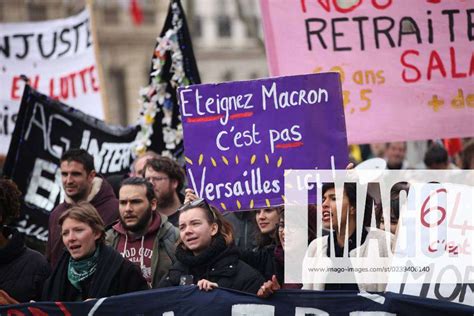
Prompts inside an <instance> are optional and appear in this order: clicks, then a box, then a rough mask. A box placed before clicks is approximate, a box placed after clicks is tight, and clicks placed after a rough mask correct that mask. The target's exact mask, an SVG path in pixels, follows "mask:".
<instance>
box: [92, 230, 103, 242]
mask: <svg viewBox="0 0 474 316" xmlns="http://www.w3.org/2000/svg"><path fill="white" fill-rule="evenodd" d="M101 236H102V234H101V233H100V232H96V231H94V240H95V241H97V240H99V238H100V237H101Z"/></svg>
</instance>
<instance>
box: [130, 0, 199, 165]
mask: <svg viewBox="0 0 474 316" xmlns="http://www.w3.org/2000/svg"><path fill="white" fill-rule="evenodd" d="M151 63H152V67H151V71H150V81H149V85H148V86H147V87H144V88H142V89H140V93H139V94H140V98H139V102H140V106H141V112H140V117H139V122H138V124H139V125H140V127H141V130H140V132H139V133H138V135H137V139H136V141H135V154H136V155H140V154H141V153H144V152H145V151H146V150H147V149H148V150H153V151H155V152H157V153H159V154H161V155H164V156H170V157H174V158H175V159H178V160H179V161H184V156H183V128H182V124H181V118H180V114H179V107H178V100H177V97H176V90H177V88H178V87H180V86H186V85H190V84H198V83H200V82H201V79H200V77H199V72H198V68H197V65H196V60H195V58H194V52H193V47H192V43H191V36H190V34H189V30H188V26H187V23H186V17H185V16H184V11H183V8H182V6H181V3H180V1H179V0H172V1H171V3H170V6H169V9H168V15H167V17H166V21H165V25H164V27H163V30H162V31H161V34H160V37H158V38H157V44H156V46H155V50H154V53H153V57H152V62H151ZM183 164H184V162H183Z"/></svg>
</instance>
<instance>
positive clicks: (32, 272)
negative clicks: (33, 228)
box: [0, 228, 51, 303]
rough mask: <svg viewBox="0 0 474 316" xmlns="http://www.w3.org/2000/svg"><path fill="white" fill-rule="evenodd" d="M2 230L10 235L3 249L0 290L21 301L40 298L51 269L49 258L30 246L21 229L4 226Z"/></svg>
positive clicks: (0, 252)
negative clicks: (25, 240) (25, 241)
mask: <svg viewBox="0 0 474 316" xmlns="http://www.w3.org/2000/svg"><path fill="white" fill-rule="evenodd" d="M1 233H2V232H0V234H1ZM3 233H4V234H5V236H8V235H10V236H11V237H10V238H9V241H8V243H7V244H6V245H5V247H3V248H0V289H2V290H4V291H5V292H7V293H8V294H9V295H10V296H11V297H12V298H14V299H15V300H17V301H19V302H20V303H26V302H29V301H30V300H38V299H40V297H41V291H42V289H43V284H44V282H45V280H46V279H47V278H48V276H49V274H50V272H51V269H50V267H49V264H48V262H47V261H46V258H44V257H43V255H41V254H40V253H39V252H36V251H34V250H31V249H29V248H27V247H26V246H25V243H24V240H23V235H22V234H20V233H19V232H18V231H16V230H14V229H9V228H3Z"/></svg>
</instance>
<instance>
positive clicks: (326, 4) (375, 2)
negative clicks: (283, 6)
mask: <svg viewBox="0 0 474 316" xmlns="http://www.w3.org/2000/svg"><path fill="white" fill-rule="evenodd" d="M317 1H318V3H319V5H320V7H321V8H323V10H324V11H326V12H331V0H317ZM384 1H385V3H379V2H380V0H371V3H372V6H373V7H374V8H376V9H378V10H384V9H386V8H388V7H389V6H391V5H392V2H393V0H384ZM362 2H363V0H357V1H356V2H355V3H354V4H352V5H351V6H349V7H341V6H340V5H339V2H338V0H332V3H333V5H334V9H335V10H336V11H337V12H340V13H349V12H352V11H354V10H355V9H356V8H357V7H359V6H360V5H361V4H362ZM300 5H301V10H302V11H303V13H306V12H307V7H306V0H300Z"/></svg>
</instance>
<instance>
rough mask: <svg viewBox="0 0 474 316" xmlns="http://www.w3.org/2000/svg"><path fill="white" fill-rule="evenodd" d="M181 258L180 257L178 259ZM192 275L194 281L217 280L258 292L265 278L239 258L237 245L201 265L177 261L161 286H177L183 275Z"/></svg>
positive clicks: (222, 283) (240, 289)
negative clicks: (190, 264)
mask: <svg viewBox="0 0 474 316" xmlns="http://www.w3.org/2000/svg"><path fill="white" fill-rule="evenodd" d="M178 260H179V259H178ZM185 275H192V276H193V283H194V284H196V283H197V282H198V281H199V280H201V279H206V280H208V281H211V282H215V283H217V284H218V285H219V287H223V288H229V289H233V290H238V291H242V292H247V293H252V294H256V293H257V291H258V290H259V288H260V287H261V286H262V284H263V283H264V282H265V280H264V278H263V277H262V276H261V275H260V273H258V272H257V271H256V270H255V269H253V268H252V267H250V266H249V265H248V264H246V263H245V262H243V261H241V260H239V251H238V250H237V248H236V247H235V246H232V247H229V248H226V249H225V250H224V251H222V252H221V253H220V254H219V255H218V256H215V257H212V258H210V260H209V261H208V262H206V263H204V264H201V265H199V266H189V265H185V264H184V263H183V262H181V261H178V262H176V263H175V264H174V265H173V266H172V267H171V268H170V271H169V273H168V276H167V277H166V278H164V279H163V280H162V281H161V282H160V287H168V286H177V285H179V284H180V280H181V276H185Z"/></svg>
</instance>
